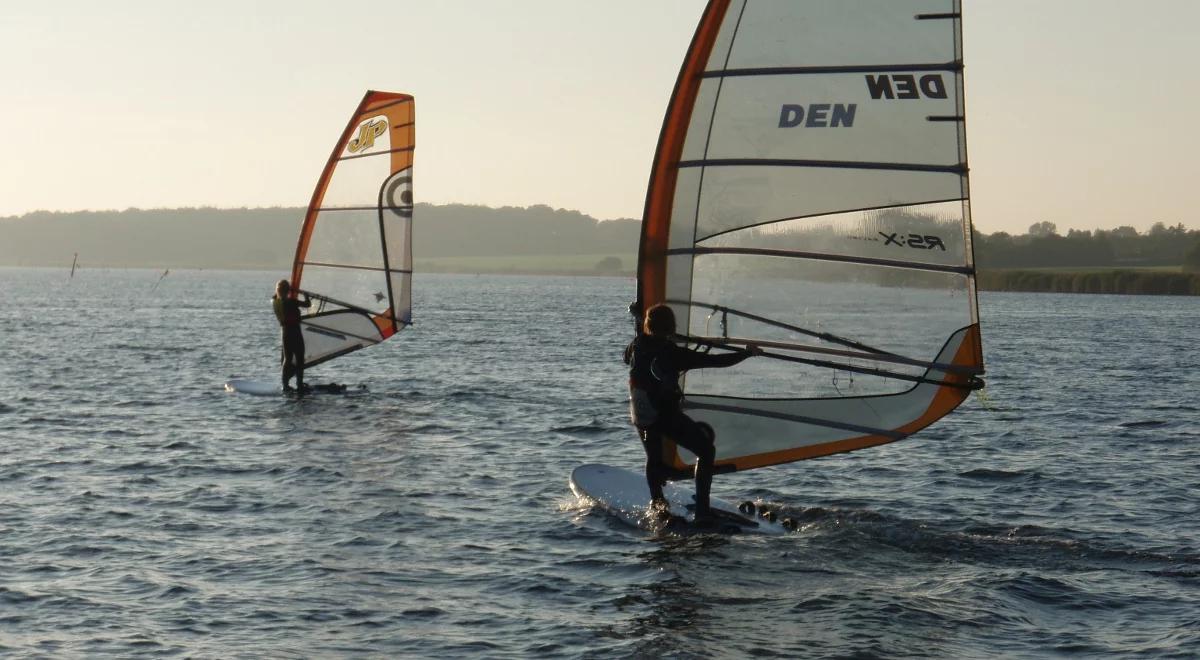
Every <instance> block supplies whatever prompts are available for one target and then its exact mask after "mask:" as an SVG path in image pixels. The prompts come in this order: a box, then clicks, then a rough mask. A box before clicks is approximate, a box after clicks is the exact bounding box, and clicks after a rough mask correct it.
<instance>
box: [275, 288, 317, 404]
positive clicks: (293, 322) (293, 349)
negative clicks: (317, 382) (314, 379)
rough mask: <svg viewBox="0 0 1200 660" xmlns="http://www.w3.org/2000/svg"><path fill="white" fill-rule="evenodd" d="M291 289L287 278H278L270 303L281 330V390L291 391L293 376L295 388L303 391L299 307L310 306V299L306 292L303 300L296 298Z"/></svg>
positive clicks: (302, 343) (301, 334) (302, 355)
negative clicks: (289, 382) (293, 377)
mask: <svg viewBox="0 0 1200 660" xmlns="http://www.w3.org/2000/svg"><path fill="white" fill-rule="evenodd" d="M291 291H292V285H291V284H290V283H288V281H287V280H279V282H277V283H276V284H275V296H274V297H273V298H271V304H272V306H273V307H274V308H275V318H277V319H279V327H280V328H281V329H282V330H283V391H284V392H291V391H292V386H291V385H289V384H288V381H290V380H291V379H292V376H295V377H296V390H298V391H300V392H304V391H305V388H304V334H303V333H302V332H301V330H300V308H301V307H309V306H311V305H312V301H310V300H309V299H308V294H307V293H306V294H304V300H303V301H300V300H297V299H296V297H295V296H294V295H292V293H291Z"/></svg>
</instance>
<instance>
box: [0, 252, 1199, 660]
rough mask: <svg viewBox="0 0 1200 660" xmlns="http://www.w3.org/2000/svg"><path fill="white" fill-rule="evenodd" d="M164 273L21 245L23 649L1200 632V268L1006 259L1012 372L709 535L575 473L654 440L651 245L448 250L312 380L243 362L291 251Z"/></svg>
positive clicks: (10, 537)
mask: <svg viewBox="0 0 1200 660" xmlns="http://www.w3.org/2000/svg"><path fill="white" fill-rule="evenodd" d="M159 275H160V273H157V272H152V271H137V270H131V271H95V270H84V271H80V272H78V273H77V274H76V276H75V279H74V280H73V281H68V279H67V272H66V270H17V269H0V439H2V440H0V655H5V656H13V657H26V656H33V657H89V658H102V657H122V658H124V657H131V656H176V655H178V656H187V657H197V658H231V657H245V658H257V657H276V658H279V657H282V658H287V657H296V658H300V657H304V658H308V657H438V658H449V657H454V658H470V657H480V658H495V657H531V656H535V657H547V658H552V657H568V658H574V657H605V658H608V657H648V658H651V657H676V658H708V657H713V658H723V657H746V656H760V657H831V658H837V657H856V658H870V657H945V658H985V657H986V658H991V657H995V656H1001V657H1046V656H1066V655H1073V656H1085V657H1105V656H1107V657H1122V658H1124V657H1131V656H1138V657H1179V658H1194V657H1197V656H1200V515H1198V514H1200V507H1198V505H1197V497H1196V491H1195V486H1196V482H1197V474H1200V472H1198V470H1200V405H1198V404H1197V395H1196V392H1197V391H1198V390H1200V375H1197V374H1198V373H1200V353H1198V352H1197V351H1196V350H1194V347H1195V346H1196V345H1197V344H1200V324H1198V323H1197V322H1196V320H1197V318H1200V299H1195V298H1152V297H1123V296H1122V297H1118V296H1069V295H1050V294H1040V295H1038V294H985V295H984V296H983V297H982V299H981V309H982V316H983V320H984V328H985V330H984V341H985V354H986V357H987V361H988V371H989V378H988V383H989V387H988V389H987V390H986V399H980V398H976V397H972V398H971V399H970V400H968V402H967V403H966V404H964V406H963V408H961V409H960V411H959V412H957V413H955V414H953V415H951V416H950V417H948V418H946V419H945V420H943V421H942V422H940V423H939V424H937V425H935V426H934V427H932V428H930V429H928V430H927V431H925V432H923V433H921V434H919V435H918V436H917V437H914V438H912V439H909V440H905V441H903V442H901V443H897V444H894V445H889V446H885V447H879V448H874V449H869V450H865V451H862V452H858V453H855V454H848V455H842V456H834V457H828V458H823V459H818V460H814V461H808V462H805V463H800V464H793V465H787V466H779V467H775V468H768V469H764V470H758V471H755V472H751V473H747V474H737V475H728V476H722V477H718V479H717V482H716V485H715V491H716V493H717V494H718V495H722V496H725V497H727V498H728V499H734V500H740V499H746V498H758V499H762V500H765V501H769V502H774V503H778V504H781V505H783V506H785V507H787V508H788V509H789V511H791V512H792V513H793V514H794V515H797V516H799V517H800V518H801V519H802V520H803V522H804V528H803V529H802V530H801V531H800V532H798V533H795V534H792V535H789V536H786V537H757V536H744V537H705V536H698V537H691V538H687V539H679V538H654V537H652V536H648V535H647V534H645V533H642V532H639V531H637V530H633V529H630V528H627V527H624V526H623V525H621V524H620V523H618V522H616V521H614V520H613V519H612V518H610V517H608V516H606V515H604V514H602V513H599V512H595V511H591V510H589V509H587V508H586V507H584V506H581V505H580V504H579V503H577V502H575V501H574V498H573V497H572V496H571V494H570V490H569V488H568V486H567V476H568V474H569V473H570V470H571V468H573V467H574V466H575V465H577V464H579V463H583V462H594V461H601V462H609V463H613V464H617V465H624V466H629V467H635V468H636V467H638V466H639V465H640V463H641V460H642V459H641V450H640V448H639V447H638V445H637V444H636V441H635V440H634V437H633V435H632V433H631V432H630V429H629V427H628V426H627V425H626V422H625V417H624V416H625V410H624V401H625V394H624V381H625V376H624V372H623V367H622V365H621V364H620V354H621V350H622V349H623V347H624V344H625V342H626V340H627V338H628V332H629V326H628V323H627V321H626V317H625V314H624V308H625V306H626V304H627V303H628V301H629V298H630V296H631V293H632V283H631V282H630V281H628V280H625V279H607V278H575V279H571V278H525V277H474V276H450V275H446V276H418V277H417V279H416V285H415V287H414V289H415V291H416V303H415V309H416V320H417V323H418V325H417V326H416V327H414V328H411V329H409V330H405V331H404V332H403V333H402V334H401V335H400V336H399V337H397V338H396V339H394V340H392V341H389V342H387V343H386V344H384V345H381V346H378V347H375V348H372V349H369V350H366V351H362V352H359V353H358V354H356V355H355V356H353V357H348V358H346V359H343V360H339V361H334V362H332V363H329V364H328V365H323V366H321V367H319V368H317V369H316V370H314V371H313V373H312V374H310V380H321V381H328V380H335V381H338V382H347V383H351V384H358V383H362V384H366V385H367V386H368V387H369V390H368V391H367V392H365V393H360V394H357V395H353V396H344V397H337V396H314V397H310V398H307V399H304V400H301V401H294V400H287V399H283V398H279V399H275V398H259V397H249V396H244V395H233V394H227V393H225V392H224V391H222V390H221V383H222V382H223V381H224V380H225V379H226V378H228V377H230V376H235V375H240V376H264V377H265V376H269V375H272V374H273V370H274V368H275V365H274V360H275V358H276V356H277V344H276V342H277V337H276V330H275V329H274V327H273V326H274V318H273V316H272V312H271V309H270V305H269V304H268V298H269V296H270V293H271V288H272V286H273V283H274V277H275V276H276V275H275V274H272V273H228V272H172V273H171V274H170V275H168V276H167V277H166V279H164V280H163V281H162V283H161V284H160V285H158V287H157V289H155V288H153V287H154V284H155V282H156V281H157V280H158V278H159Z"/></svg>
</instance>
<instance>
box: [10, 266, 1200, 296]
mask: <svg viewBox="0 0 1200 660" xmlns="http://www.w3.org/2000/svg"><path fill="white" fill-rule="evenodd" d="M461 259H462V260H463V261H467V262H471V261H476V258H473V257H463V258H461ZM537 260H538V257H531V261H533V262H536V261H537ZM480 261H482V260H480ZM505 261H506V263H507V264H508V265H505V266H503V267H494V264H493V267H490V268H483V267H474V268H472V267H470V266H468V265H466V264H463V263H460V264H457V265H455V266H448V265H447V264H445V263H444V262H443V263H441V264H438V263H436V262H435V263H430V264H425V265H424V266H423V265H422V264H421V263H420V262H418V263H417V266H416V268H414V274H415V275H416V276H417V277H420V276H421V275H423V274H439V275H442V274H444V275H468V276H470V275H474V276H484V275H488V276H496V275H499V276H518V277H617V278H625V279H632V278H635V277H637V273H636V272H634V271H633V270H624V269H622V270H620V271H600V270H595V269H588V268H563V267H537V266H529V265H526V266H525V267H521V266H520V265H517V264H516V263H515V262H516V259H514V258H511V257H510V258H508V259H506V260H505ZM0 268H13V269H16V268H36V269H39V270H42V269H50V270H54V269H61V270H63V271H69V270H70V265H69V264H68V265H66V266H63V265H61V264H55V265H25V264H0ZM164 269H166V267H164V266H161V265H151V264H140V265H101V266H83V267H80V268H79V269H78V270H77V272H76V276H82V275H83V274H84V273H86V272H87V271H88V270H148V271H153V272H159V271H162V270H164ZM173 270H180V271H205V270H213V271H254V272H275V273H286V272H287V270H288V269H287V268H283V267H273V266H267V265H250V266H244V267H232V268H231V267H229V266H226V265H221V266H216V267H212V268H203V267H195V266H178V267H174V268H173ZM977 284H978V287H979V290H980V291H989V292H1014V293H1017V292H1019V293H1079V294H1116V295H1142V296H1146V295H1149V296H1198V295H1200V274H1194V273H1183V272H1180V271H1178V270H1174V269H1171V270H1167V269H1142V270H1135V269H1115V270H1109V269H1102V270H1069V271H1061V272H1058V271H1054V270H1032V269H1028V270H980V271H979V273H978V276H977Z"/></svg>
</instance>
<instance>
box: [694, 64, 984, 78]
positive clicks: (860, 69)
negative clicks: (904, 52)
mask: <svg viewBox="0 0 1200 660" xmlns="http://www.w3.org/2000/svg"><path fill="white" fill-rule="evenodd" d="M962 68H963V63H962V62H941V63H937V64H875V65H863V64H855V65H853V66H781V67H770V68H767V67H762V68H757V69H717V70H714V71H705V72H704V73H703V74H701V75H702V76H703V77H704V78H738V77H743V76H797V75H821V74H830V73H909V72H919V71H961V70H962Z"/></svg>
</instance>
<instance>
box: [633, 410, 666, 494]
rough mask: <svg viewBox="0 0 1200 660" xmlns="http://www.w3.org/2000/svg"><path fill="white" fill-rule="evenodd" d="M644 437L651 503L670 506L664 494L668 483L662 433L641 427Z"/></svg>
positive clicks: (643, 447) (639, 431)
mask: <svg viewBox="0 0 1200 660" xmlns="http://www.w3.org/2000/svg"><path fill="white" fill-rule="evenodd" d="M638 435H640V436H641V437H642V449H644V450H646V485H647V486H649V487H650V505H651V506H660V507H662V508H663V509H666V508H668V505H667V498H666V496H665V495H663V485H664V484H666V483H667V477H666V469H665V466H664V465H663V462H662V446H663V441H662V433H660V432H659V431H657V430H654V429H639V430H638Z"/></svg>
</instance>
